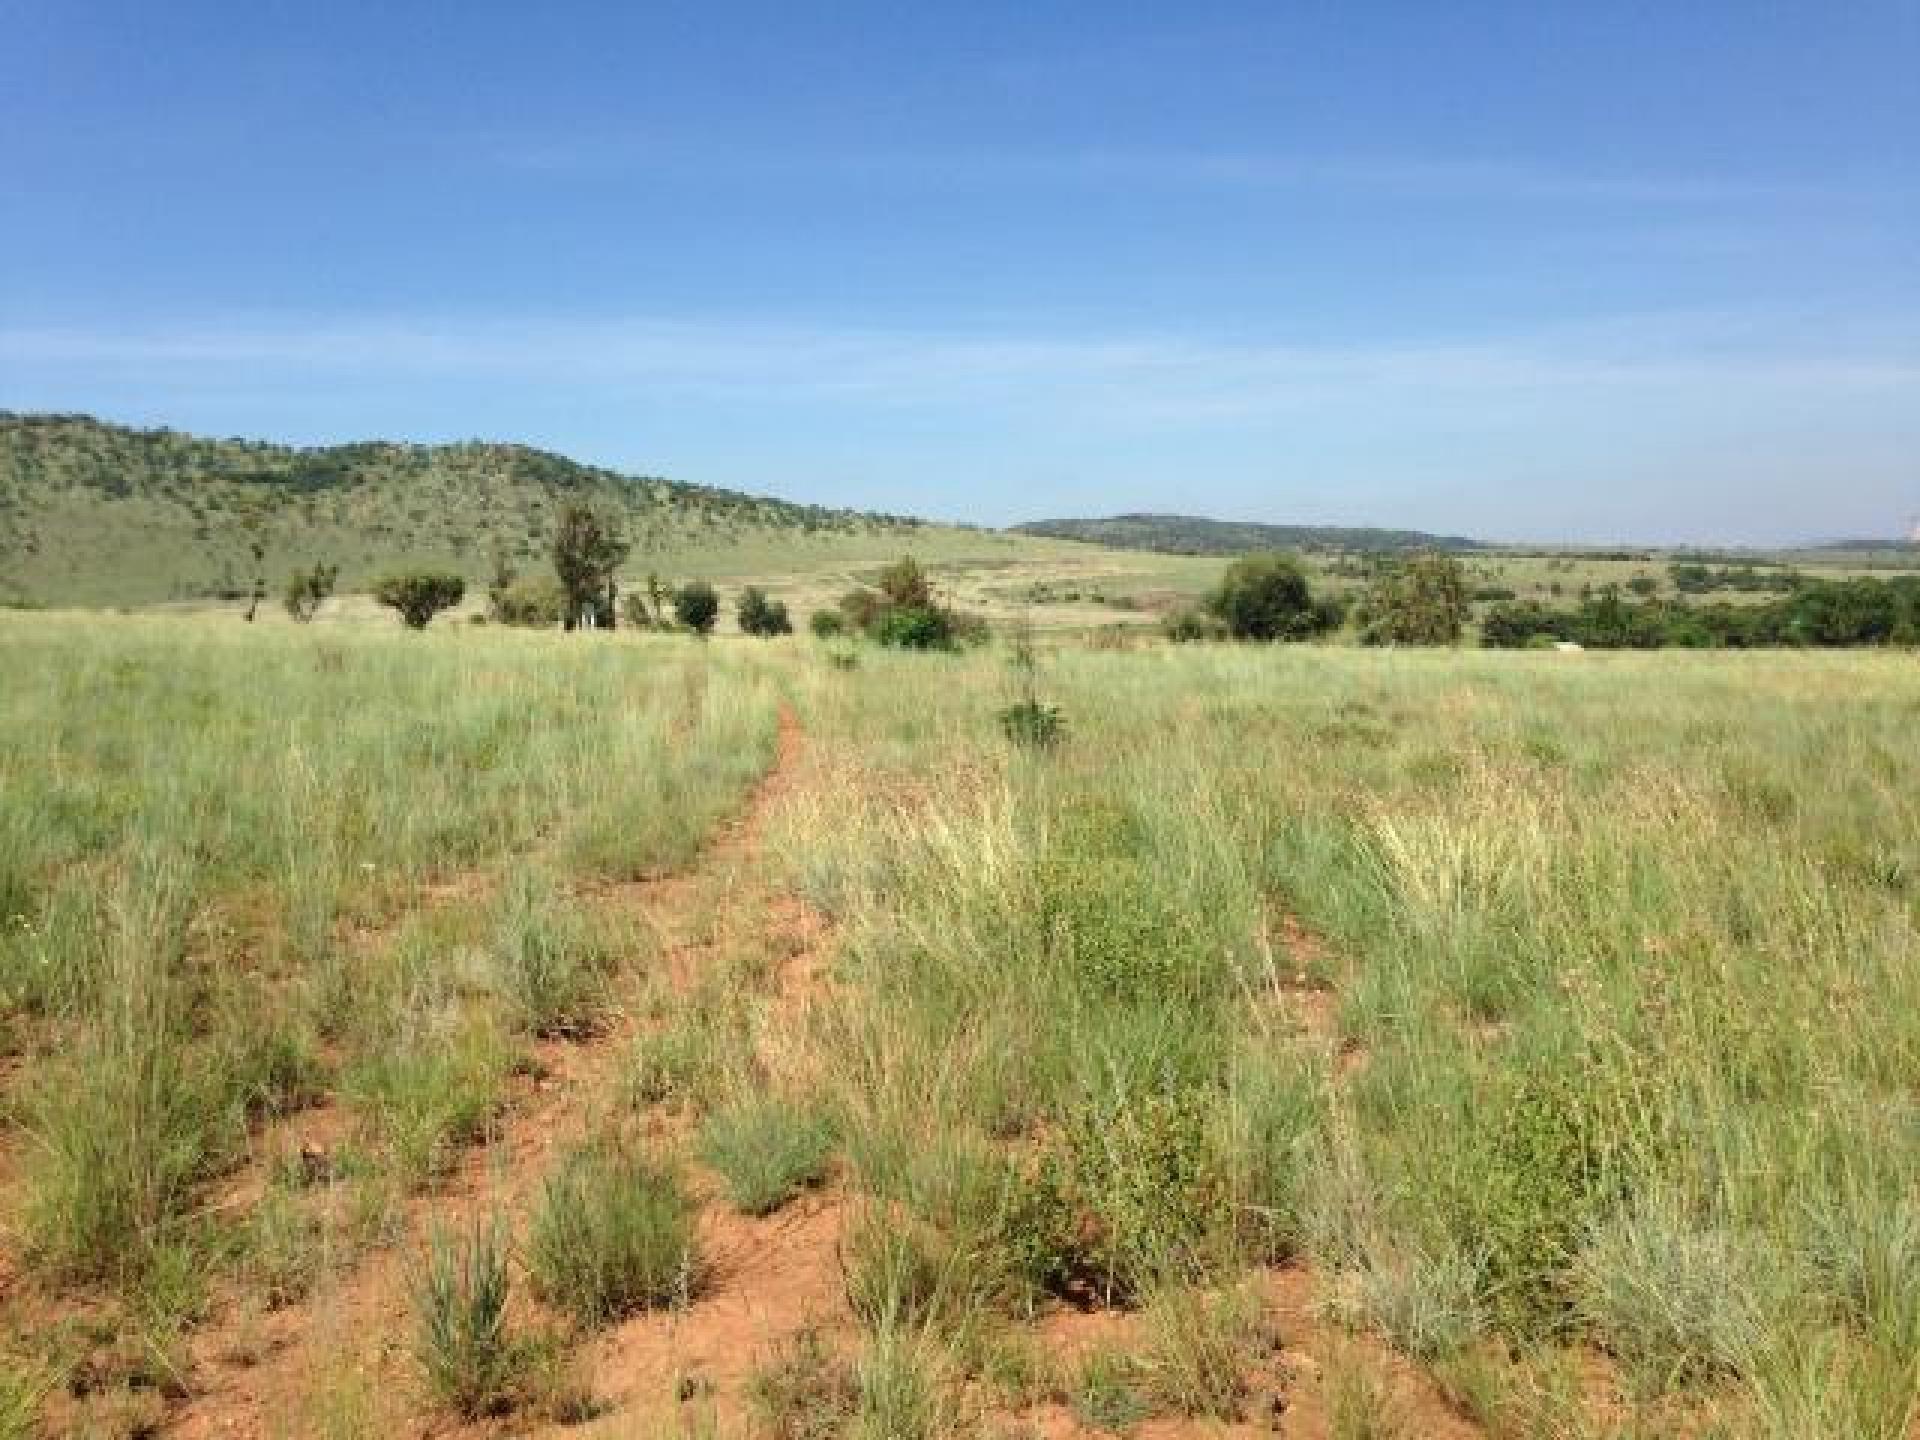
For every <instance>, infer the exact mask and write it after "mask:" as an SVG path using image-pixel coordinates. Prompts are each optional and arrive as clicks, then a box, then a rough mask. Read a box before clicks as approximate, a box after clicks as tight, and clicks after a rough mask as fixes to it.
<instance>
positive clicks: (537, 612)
mask: <svg viewBox="0 0 1920 1440" xmlns="http://www.w3.org/2000/svg"><path fill="white" fill-rule="evenodd" d="M491 610H492V615H493V618H494V619H495V620H497V621H499V622H500V623H501V624H502V625H523V626H526V627H528V628H529V629H549V630H550V629H552V628H553V627H554V626H556V625H558V624H559V623H560V621H561V619H562V617H564V616H565V614H566V613H567V592H566V591H565V590H563V589H561V588H560V582H559V581H558V580H555V579H554V578H553V577H552V576H549V575H530V576H527V577H525V578H524V579H519V580H514V581H511V582H509V583H508V584H506V585H504V586H502V587H501V588H500V589H498V590H496V591H495V592H494V594H493V597H492V604H491Z"/></svg>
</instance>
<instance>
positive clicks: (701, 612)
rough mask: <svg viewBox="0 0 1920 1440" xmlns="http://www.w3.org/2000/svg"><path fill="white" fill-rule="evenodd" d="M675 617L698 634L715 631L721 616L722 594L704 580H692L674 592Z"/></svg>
mask: <svg viewBox="0 0 1920 1440" xmlns="http://www.w3.org/2000/svg"><path fill="white" fill-rule="evenodd" d="M673 618H674V619H675V620H676V621H678V622H679V623H680V625H681V626H682V627H683V628H685V629H688V630H691V631H692V632H693V633H694V634H696V635H708V634H711V633H712V632H713V626H714V622H715V621H717V620H718V619H719V618H720V595H719V592H718V591H716V590H715V589H714V588H713V586H711V585H709V584H708V583H707V582H706V581H704V580H691V581H689V582H688V583H687V584H685V585H682V586H681V587H680V588H679V589H678V590H676V591H674V593H673Z"/></svg>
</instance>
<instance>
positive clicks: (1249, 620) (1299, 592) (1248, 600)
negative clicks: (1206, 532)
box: [1207, 552, 1340, 640]
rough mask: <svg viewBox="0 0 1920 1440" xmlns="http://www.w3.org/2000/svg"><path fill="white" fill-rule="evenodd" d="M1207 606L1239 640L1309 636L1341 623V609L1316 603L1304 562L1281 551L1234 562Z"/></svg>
mask: <svg viewBox="0 0 1920 1440" xmlns="http://www.w3.org/2000/svg"><path fill="white" fill-rule="evenodd" d="M1207 608H1208V609H1209V610H1210V611H1212V612H1213V614H1215V615H1217V616H1218V617H1219V618H1220V620H1221V622H1222V623H1223V624H1224V625H1225V626H1226V628H1227V633H1228V634H1230V635H1232V636H1233V638H1234V639H1236V640H1310V639H1312V638H1313V637H1314V636H1315V635H1321V634H1325V633H1326V632H1327V631H1328V630H1332V629H1335V628H1337V627H1338V625H1339V623H1340V614H1339V610H1338V608H1337V607H1335V606H1333V605H1331V604H1329V603H1316V602H1315V601H1314V598H1313V591H1312V589H1311V587H1309V586H1308V584H1307V572H1306V571H1305V570H1304V569H1302V568H1301V565H1300V562H1299V561H1298V560H1296V559H1294V558H1293V557H1292V556H1291V555H1282V554H1279V553H1278V552H1272V553H1267V554H1261V555H1243V556H1241V557H1240V558H1239V559H1238V560H1236V561H1234V562H1233V563H1232V564H1231V565H1229V566H1228V567H1227V573H1226V575H1225V576H1223V577H1222V579H1221V581H1220V585H1219V588H1218V589H1216V590H1215V591H1214V592H1213V593H1212V594H1211V595H1210V596H1208V597H1207Z"/></svg>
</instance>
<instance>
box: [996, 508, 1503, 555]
mask: <svg viewBox="0 0 1920 1440" xmlns="http://www.w3.org/2000/svg"><path fill="white" fill-rule="evenodd" d="M1012 528H1013V529H1014V531H1015V532H1016V533H1018V534H1022V535H1040V536H1045V537H1047V538H1049V539H1054V540H1085V541H1088V542H1090V543H1092V544H1095V545H1107V546H1111V547H1112V548H1114V549H1118V550H1158V551H1160V552H1162V553H1164V554H1169V555H1242V554H1245V553H1247V552H1248V551H1250V550H1361V551H1392V550H1473V549H1477V548H1479V546H1478V543H1477V542H1476V541H1473V540H1468V539H1466V538H1464V537H1463V536H1459V535H1428V534H1424V533H1423V532H1421V531H1418V530H1379V529H1374V528H1372V527H1369V526H1338V525H1263V524H1260V523H1258V522H1256V521H1252V520H1209V519H1206V518H1204V517H1203V516H1198V515H1114V516H1110V517H1108V518H1107V519H1104V520H1031V521H1028V522H1027V523H1026V524H1024V525H1015V526H1013V527H1012Z"/></svg>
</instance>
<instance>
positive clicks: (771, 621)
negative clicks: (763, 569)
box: [734, 585, 793, 636]
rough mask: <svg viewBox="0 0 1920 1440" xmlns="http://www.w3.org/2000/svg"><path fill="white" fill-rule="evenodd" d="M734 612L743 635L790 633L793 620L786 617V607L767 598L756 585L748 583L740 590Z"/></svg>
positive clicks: (764, 592) (765, 593)
mask: <svg viewBox="0 0 1920 1440" xmlns="http://www.w3.org/2000/svg"><path fill="white" fill-rule="evenodd" d="M734 613H735V614H736V615H737V616H738V617H739V620H740V632H741V633H742V634H743V635H760V636H771V635H791V634H792V633H793V622H792V621H790V620H789V619H788V618H787V607H786V606H785V605H783V604H782V603H781V602H780V601H778V600H770V599H768V598H767V592H766V591H764V590H762V589H761V588H760V587H759V586H758V585H749V586H747V588H746V589H744V590H742V591H741V592H740V600H739V604H738V606H737V607H736V609H735V611H734Z"/></svg>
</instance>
